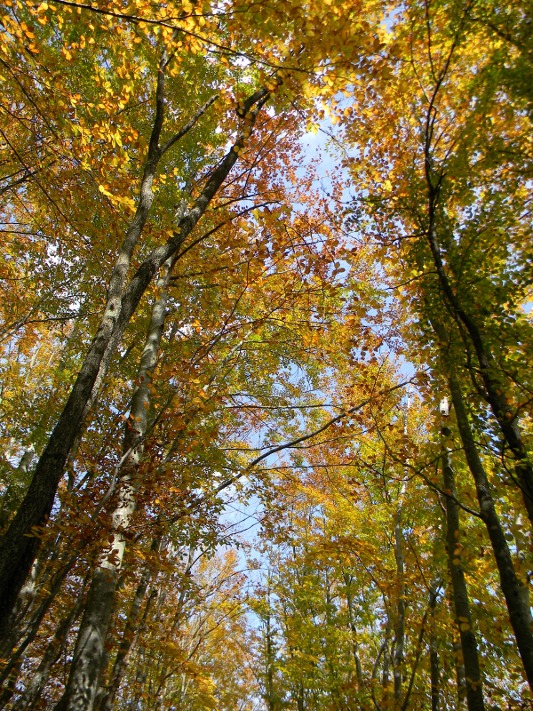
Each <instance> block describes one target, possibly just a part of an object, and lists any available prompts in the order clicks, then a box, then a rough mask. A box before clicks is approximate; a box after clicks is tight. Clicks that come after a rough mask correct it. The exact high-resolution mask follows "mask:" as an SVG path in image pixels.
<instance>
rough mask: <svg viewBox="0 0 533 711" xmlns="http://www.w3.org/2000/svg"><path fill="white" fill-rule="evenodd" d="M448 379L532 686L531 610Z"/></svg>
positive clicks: (453, 382) (456, 390)
mask: <svg viewBox="0 0 533 711" xmlns="http://www.w3.org/2000/svg"><path fill="white" fill-rule="evenodd" d="M448 382H449V387H450V392H451V396H452V402H453V406H454V409H455V414H456V418H457V427H458V429H459V434H460V436H461V440H462V443H463V448H464V452H465V456H466V460H467V463H468V467H469V469H470V472H471V473H472V477H473V479H474V483H475V486H476V492H477V497H478V501H479V508H480V513H481V518H482V519H483V521H484V523H485V525H486V527H487V532H488V534H489V538H490V542H491V544H492V550H493V552H494V557H495V559H496V565H497V567H498V572H499V574H500V585H501V588H502V592H503V594H504V597H505V602H506V604H507V610H508V612H509V619H510V622H511V627H512V628H513V632H514V636H515V639H516V643H517V646H518V651H519V654H520V658H521V660H522V664H523V666H524V671H525V673H526V677H527V680H528V682H529V686H530V688H531V689H533V632H532V629H531V625H532V619H531V612H530V610H529V608H528V607H526V605H525V603H524V595H523V592H522V585H521V584H520V582H519V579H518V576H517V575H516V571H515V568H514V564H513V559H512V557H511V553H510V551H509V546H508V545H507V541H506V539H505V532H504V530H503V528H502V525H501V523H500V519H499V517H498V514H497V513H496V508H495V506H494V500H493V498H492V493H491V490H490V485H489V481H488V479H487V475H486V473H485V469H484V467H483V464H482V462H481V458H480V456H479V452H478V449H477V446H476V443H475V441H474V437H473V435H472V430H471V428H470V423H469V421H468V415H467V411H466V407H465V405H464V402H463V396H462V392H461V387H460V385H459V383H458V381H457V379H456V377H455V374H454V373H453V372H451V373H450V374H449V380H448Z"/></svg>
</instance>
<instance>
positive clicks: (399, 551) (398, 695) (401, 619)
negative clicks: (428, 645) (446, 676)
mask: <svg viewBox="0 0 533 711" xmlns="http://www.w3.org/2000/svg"><path fill="white" fill-rule="evenodd" d="M406 488H407V483H406V482H405V481H404V482H402V486H401V489H400V494H399V496H398V505H397V509H396V514H395V516H394V558H395V560H396V579H397V595H398V601H397V603H396V625H395V629H394V646H393V653H392V674H393V679H394V708H395V709H400V708H401V706H402V683H403V658H404V646H405V607H406V604H405V595H406V590H405V556H404V536H403V529H402V512H403V500H404V497H405V491H406Z"/></svg>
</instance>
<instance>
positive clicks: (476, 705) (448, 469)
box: [442, 428, 485, 711]
mask: <svg viewBox="0 0 533 711" xmlns="http://www.w3.org/2000/svg"><path fill="white" fill-rule="evenodd" d="M443 430H444V428H443ZM442 436H443V437H444V434H443V435H442ZM442 473H443V480H444V490H445V492H446V494H447V496H446V497H445V508H446V549H447V553H448V567H449V570H450V580H451V587H452V600H453V608H454V611H455V622H456V625H457V629H458V630H459V636H460V639H461V649H462V652H463V663H464V668H465V676H466V702H467V706H468V711H484V709H485V703H484V700H483V686H482V681H481V670H480V667H479V655H478V648H477V640H476V636H475V633H474V629H473V626H472V615H471V612H470V600H469V597H468V589H467V587H466V580H465V575H464V572H463V568H462V566H461V551H462V546H461V542H460V528H459V506H458V505H457V503H456V501H455V497H456V491H455V474H454V471H453V469H452V465H451V462H450V454H449V452H448V451H447V449H446V447H445V445H443V452H442Z"/></svg>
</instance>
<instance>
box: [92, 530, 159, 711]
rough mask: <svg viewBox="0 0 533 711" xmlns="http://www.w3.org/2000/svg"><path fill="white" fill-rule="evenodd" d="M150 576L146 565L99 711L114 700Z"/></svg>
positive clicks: (156, 545)
mask: <svg viewBox="0 0 533 711" xmlns="http://www.w3.org/2000/svg"><path fill="white" fill-rule="evenodd" d="M160 543H161V539H160V538H155V539H154V541H153V543H152V546H151V549H150V550H151V551H152V552H157V551H158V550H159V545H160ZM151 578H152V571H151V569H150V567H146V568H145V570H144V572H143V575H142V577H141V580H140V582H139V585H138V586H137V589H136V590H135V595H134V596H133V601H132V603H131V607H130V612H129V615H128V620H127V622H126V626H125V628H124V634H123V635H122V640H121V642H120V645H119V648H118V652H117V656H116V659H115V663H114V664H113V671H112V672H111V679H110V682H109V685H108V688H107V690H106V691H104V694H103V695H102V697H101V698H100V699H99V701H98V704H97V708H98V709H99V711H111V709H112V708H113V704H114V702H115V697H116V695H117V692H118V689H119V687H120V683H121V681H122V677H123V675H124V672H125V670H126V667H127V663H128V657H129V653H130V651H131V649H132V647H133V646H134V644H135V641H136V639H137V637H138V636H139V632H140V628H139V615H140V612H141V606H142V603H143V601H144V598H145V597H146V591H147V590H148V584H149V582H150V580H151Z"/></svg>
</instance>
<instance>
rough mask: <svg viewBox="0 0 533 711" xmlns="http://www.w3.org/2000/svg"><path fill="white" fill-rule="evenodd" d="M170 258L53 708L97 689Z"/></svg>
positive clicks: (66, 710) (70, 708)
mask: <svg viewBox="0 0 533 711" xmlns="http://www.w3.org/2000/svg"><path fill="white" fill-rule="evenodd" d="M173 263H174V260H173V259H170V260H169V262H168V263H167V264H165V266H164V270H163V273H162V275H161V277H160V279H159V280H158V284H157V290H158V293H159V297H158V299H157V300H156V302H155V304H154V306H153V309H152V317H151V320H150V325H149V327H148V334H147V337H146V343H145V346H144V350H143V353H142V355H141V362H140V365H139V370H138V372H137V382H138V383H139V385H138V386H137V388H136V389H135V392H134V394H133V397H132V403H131V411H130V416H129V419H128V422H127V423H126V428H125V434H124V442H123V458H122V469H121V471H120V472H119V476H120V480H119V491H118V503H117V506H116V508H115V510H114V512H113V515H112V534H111V535H112V543H111V546H110V550H109V551H105V552H104V553H103V555H102V557H101V560H100V563H99V565H98V567H97V568H96V570H95V572H94V577H93V582H92V583H91V587H90V589H89V594H88V597H87V604H86V607H85V613H84V615H83V619H82V622H81V625H80V629H79V632H78V639H77V642H76V648H75V651H74V658H73V660H72V664H71V668H70V674H69V679H68V682H67V686H66V689H65V693H64V695H63V697H62V698H61V700H60V702H59V703H58V704H57V706H56V709H57V710H58V711H59V710H61V711H77V709H82V708H83V709H86V711H91V709H92V708H93V705H94V701H95V698H96V692H97V691H98V682H99V678H100V673H101V669H102V664H103V660H104V645H105V639H106V635H107V630H108V627H109V623H110V620H111V613H112V609H113V603H114V599H115V591H116V588H117V583H118V579H119V573H120V569H121V565H122V560H123V557H124V552H125V548H126V536H127V532H128V527H129V525H130V521H131V517H132V516H133V514H134V512H135V508H136V488H137V485H136V474H137V470H138V466H139V463H140V460H141V456H142V453H143V450H144V443H143V439H144V436H145V435H146V431H147V426H148V412H149V409H150V404H151V384H152V373H153V370H154V368H155V366H156V364H157V357H158V353H159V347H160V343H161V338H162V335H163V327H164V323H165V312H166V305H167V287H168V282H169V279H170V274H171V271H172V267H173Z"/></svg>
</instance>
